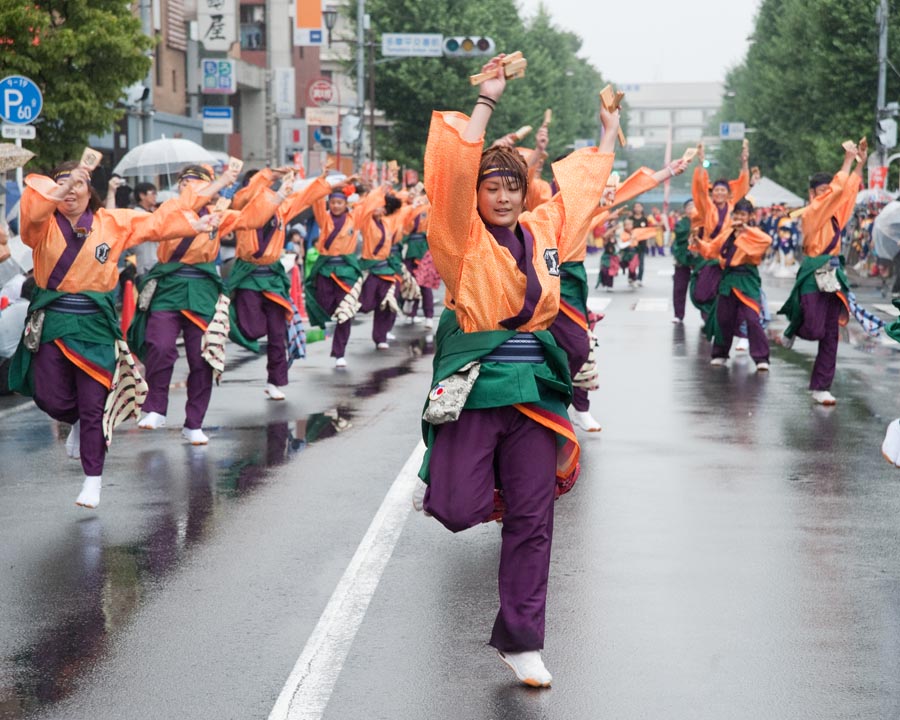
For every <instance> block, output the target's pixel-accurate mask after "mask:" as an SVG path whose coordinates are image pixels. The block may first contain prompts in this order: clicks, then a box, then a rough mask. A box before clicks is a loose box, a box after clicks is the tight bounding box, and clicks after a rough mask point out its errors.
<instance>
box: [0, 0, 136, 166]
mask: <svg viewBox="0 0 900 720" xmlns="http://www.w3.org/2000/svg"><path fill="white" fill-rule="evenodd" d="M0 44H2V45H3V52H2V54H0V78H2V77H6V76H8V75H25V76H26V77H29V78H31V79H32V80H34V81H35V82H36V83H37V84H38V86H39V87H40V88H41V92H42V93H43V96H44V109H43V112H42V113H41V116H40V118H38V120H37V121H36V122H35V123H34V125H35V127H36V129H37V139H36V140H34V141H26V142H27V145H28V147H29V148H30V149H31V150H33V151H34V152H35V153H36V154H37V158H36V159H35V161H34V164H35V165H36V166H39V167H44V168H48V167H51V166H53V165H55V164H56V163H58V162H59V161H61V160H64V159H72V158H75V159H77V158H78V157H80V156H81V150H82V149H83V147H84V146H85V144H86V142H87V138H88V136H89V135H91V134H103V133H105V132H108V131H109V130H110V129H111V128H112V126H113V123H114V122H115V121H116V120H117V119H118V118H120V117H121V116H122V114H123V112H124V110H123V109H122V108H121V107H119V105H118V103H119V100H120V99H121V98H122V93H123V89H124V88H126V87H127V86H129V85H132V84H134V83H135V82H137V81H139V80H140V79H141V78H143V77H144V76H145V75H146V74H147V71H148V70H149V69H150V58H148V57H147V55H146V51H147V50H149V49H150V48H151V47H152V45H153V41H152V39H151V38H149V37H147V36H146V35H144V34H143V33H142V32H141V23H140V20H138V19H137V18H136V17H135V16H134V15H133V14H132V12H131V9H130V8H129V5H128V4H127V3H125V2H122V0H66V2H60V1H59V0H29V1H28V2H20V1H17V0H14V1H13V2H4V3H0Z"/></svg>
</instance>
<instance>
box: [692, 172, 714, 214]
mask: <svg viewBox="0 0 900 720" xmlns="http://www.w3.org/2000/svg"><path fill="white" fill-rule="evenodd" d="M691 197H692V198H693V199H694V207H695V208H696V209H697V216H698V217H699V219H700V225H702V224H703V222H704V221H705V219H706V216H707V215H708V214H709V206H710V205H711V204H712V201H711V200H710V199H709V173H707V172H706V170H705V169H704V168H703V167H701V166H699V165H698V166H697V167H695V168H694V179H693V180H692V181H691Z"/></svg>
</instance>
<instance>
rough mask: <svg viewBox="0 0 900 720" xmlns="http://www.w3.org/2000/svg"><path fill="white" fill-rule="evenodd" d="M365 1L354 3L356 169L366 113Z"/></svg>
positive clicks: (359, 159)
mask: <svg viewBox="0 0 900 720" xmlns="http://www.w3.org/2000/svg"><path fill="white" fill-rule="evenodd" d="M365 24H366V0H357V2H356V104H357V110H358V111H359V142H358V143H357V144H356V153H355V155H356V158H355V161H356V162H355V165H356V169H357V170H359V169H360V168H361V167H362V163H363V139H364V138H365V132H364V129H365V113H366V28H365Z"/></svg>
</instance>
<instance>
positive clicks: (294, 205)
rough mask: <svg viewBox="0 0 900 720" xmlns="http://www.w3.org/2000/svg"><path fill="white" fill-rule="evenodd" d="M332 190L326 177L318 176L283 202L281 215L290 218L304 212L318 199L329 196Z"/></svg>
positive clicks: (280, 210)
mask: <svg viewBox="0 0 900 720" xmlns="http://www.w3.org/2000/svg"><path fill="white" fill-rule="evenodd" d="M330 192H331V185H329V184H328V181H327V180H325V178H322V177H319V178H316V179H315V181H314V182H311V183H310V184H309V185H307V186H306V187H305V188H303V189H302V190H298V191H296V192H293V193H291V194H290V195H288V197H287V199H286V200H285V201H284V202H283V203H282V204H281V207H280V209H279V212H280V213H281V217H283V218H285V219H286V220H290V219H291V218H293V217H296V216H297V215H299V214H300V213H302V212H303V211H304V210H306V208H308V207H310V206H311V205H312V204H313V203H314V202H315V201H316V200H319V199H320V198H323V197H328V193H330Z"/></svg>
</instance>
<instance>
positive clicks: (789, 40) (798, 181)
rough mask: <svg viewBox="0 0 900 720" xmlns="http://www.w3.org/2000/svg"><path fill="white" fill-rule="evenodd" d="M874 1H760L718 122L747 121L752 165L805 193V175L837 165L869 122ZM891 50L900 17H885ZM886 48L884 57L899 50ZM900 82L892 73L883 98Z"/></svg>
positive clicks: (730, 170) (874, 66) (731, 157)
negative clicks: (847, 142) (843, 146)
mask: <svg viewBox="0 0 900 720" xmlns="http://www.w3.org/2000/svg"><path fill="white" fill-rule="evenodd" d="M877 5H878V0H856V1H855V2H846V1H845V0H763V2H762V4H761V6H760V9H759V13H758V15H757V18H756V23H755V27H754V30H753V34H752V37H751V41H752V42H751V45H750V47H749V49H748V51H747V56H746V58H745V59H744V62H743V63H741V64H740V65H739V66H737V67H736V68H733V69H732V70H731V71H730V72H729V74H728V76H727V78H726V83H725V86H726V88H725V90H726V93H725V98H724V100H723V105H722V110H721V113H720V116H719V118H718V120H722V121H739V122H744V123H746V125H747V127H749V128H753V129H754V132H753V133H751V134H750V135H749V136H748V137H749V138H750V162H751V164H752V165H759V166H760V168H761V170H762V172H763V174H764V175H767V176H769V177H771V178H773V179H774V180H776V181H777V182H779V183H781V184H783V185H785V186H786V187H789V188H790V189H792V190H793V191H794V192H797V193H800V194H805V192H804V189H805V187H806V184H807V179H808V177H809V176H810V175H811V174H812V173H814V172H818V171H820V170H825V171H834V170H836V169H837V167H838V166H839V165H840V162H841V159H842V156H843V151H842V150H841V142H843V141H844V140H847V139H853V140H858V139H859V138H860V137H862V136H863V135H868V137H869V141H870V146H871V145H873V143H872V134H873V129H874V126H875V104H876V91H877V79H878V53H877V49H878V37H877V26H876V24H875V11H876V7H877ZM889 38H890V39H891V42H890V48H891V50H893V51H896V50H898V49H900V17H898V16H897V15H896V14H895V15H894V16H893V17H892V18H891V22H890V33H889ZM896 56H897V55H896V52H889V57H896ZM898 91H900V80H898V78H897V76H896V75H890V74H889V77H888V94H887V98H888V101H890V100H891V99H896V98H897V96H898ZM739 145H740V144H739V143H723V147H722V148H721V150H720V151H719V153H718V158H717V159H718V160H719V162H720V164H721V167H722V171H723V173H724V174H728V175H731V174H734V173H736V171H737V166H738V160H737V157H738V154H739V152H740V147H739Z"/></svg>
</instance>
